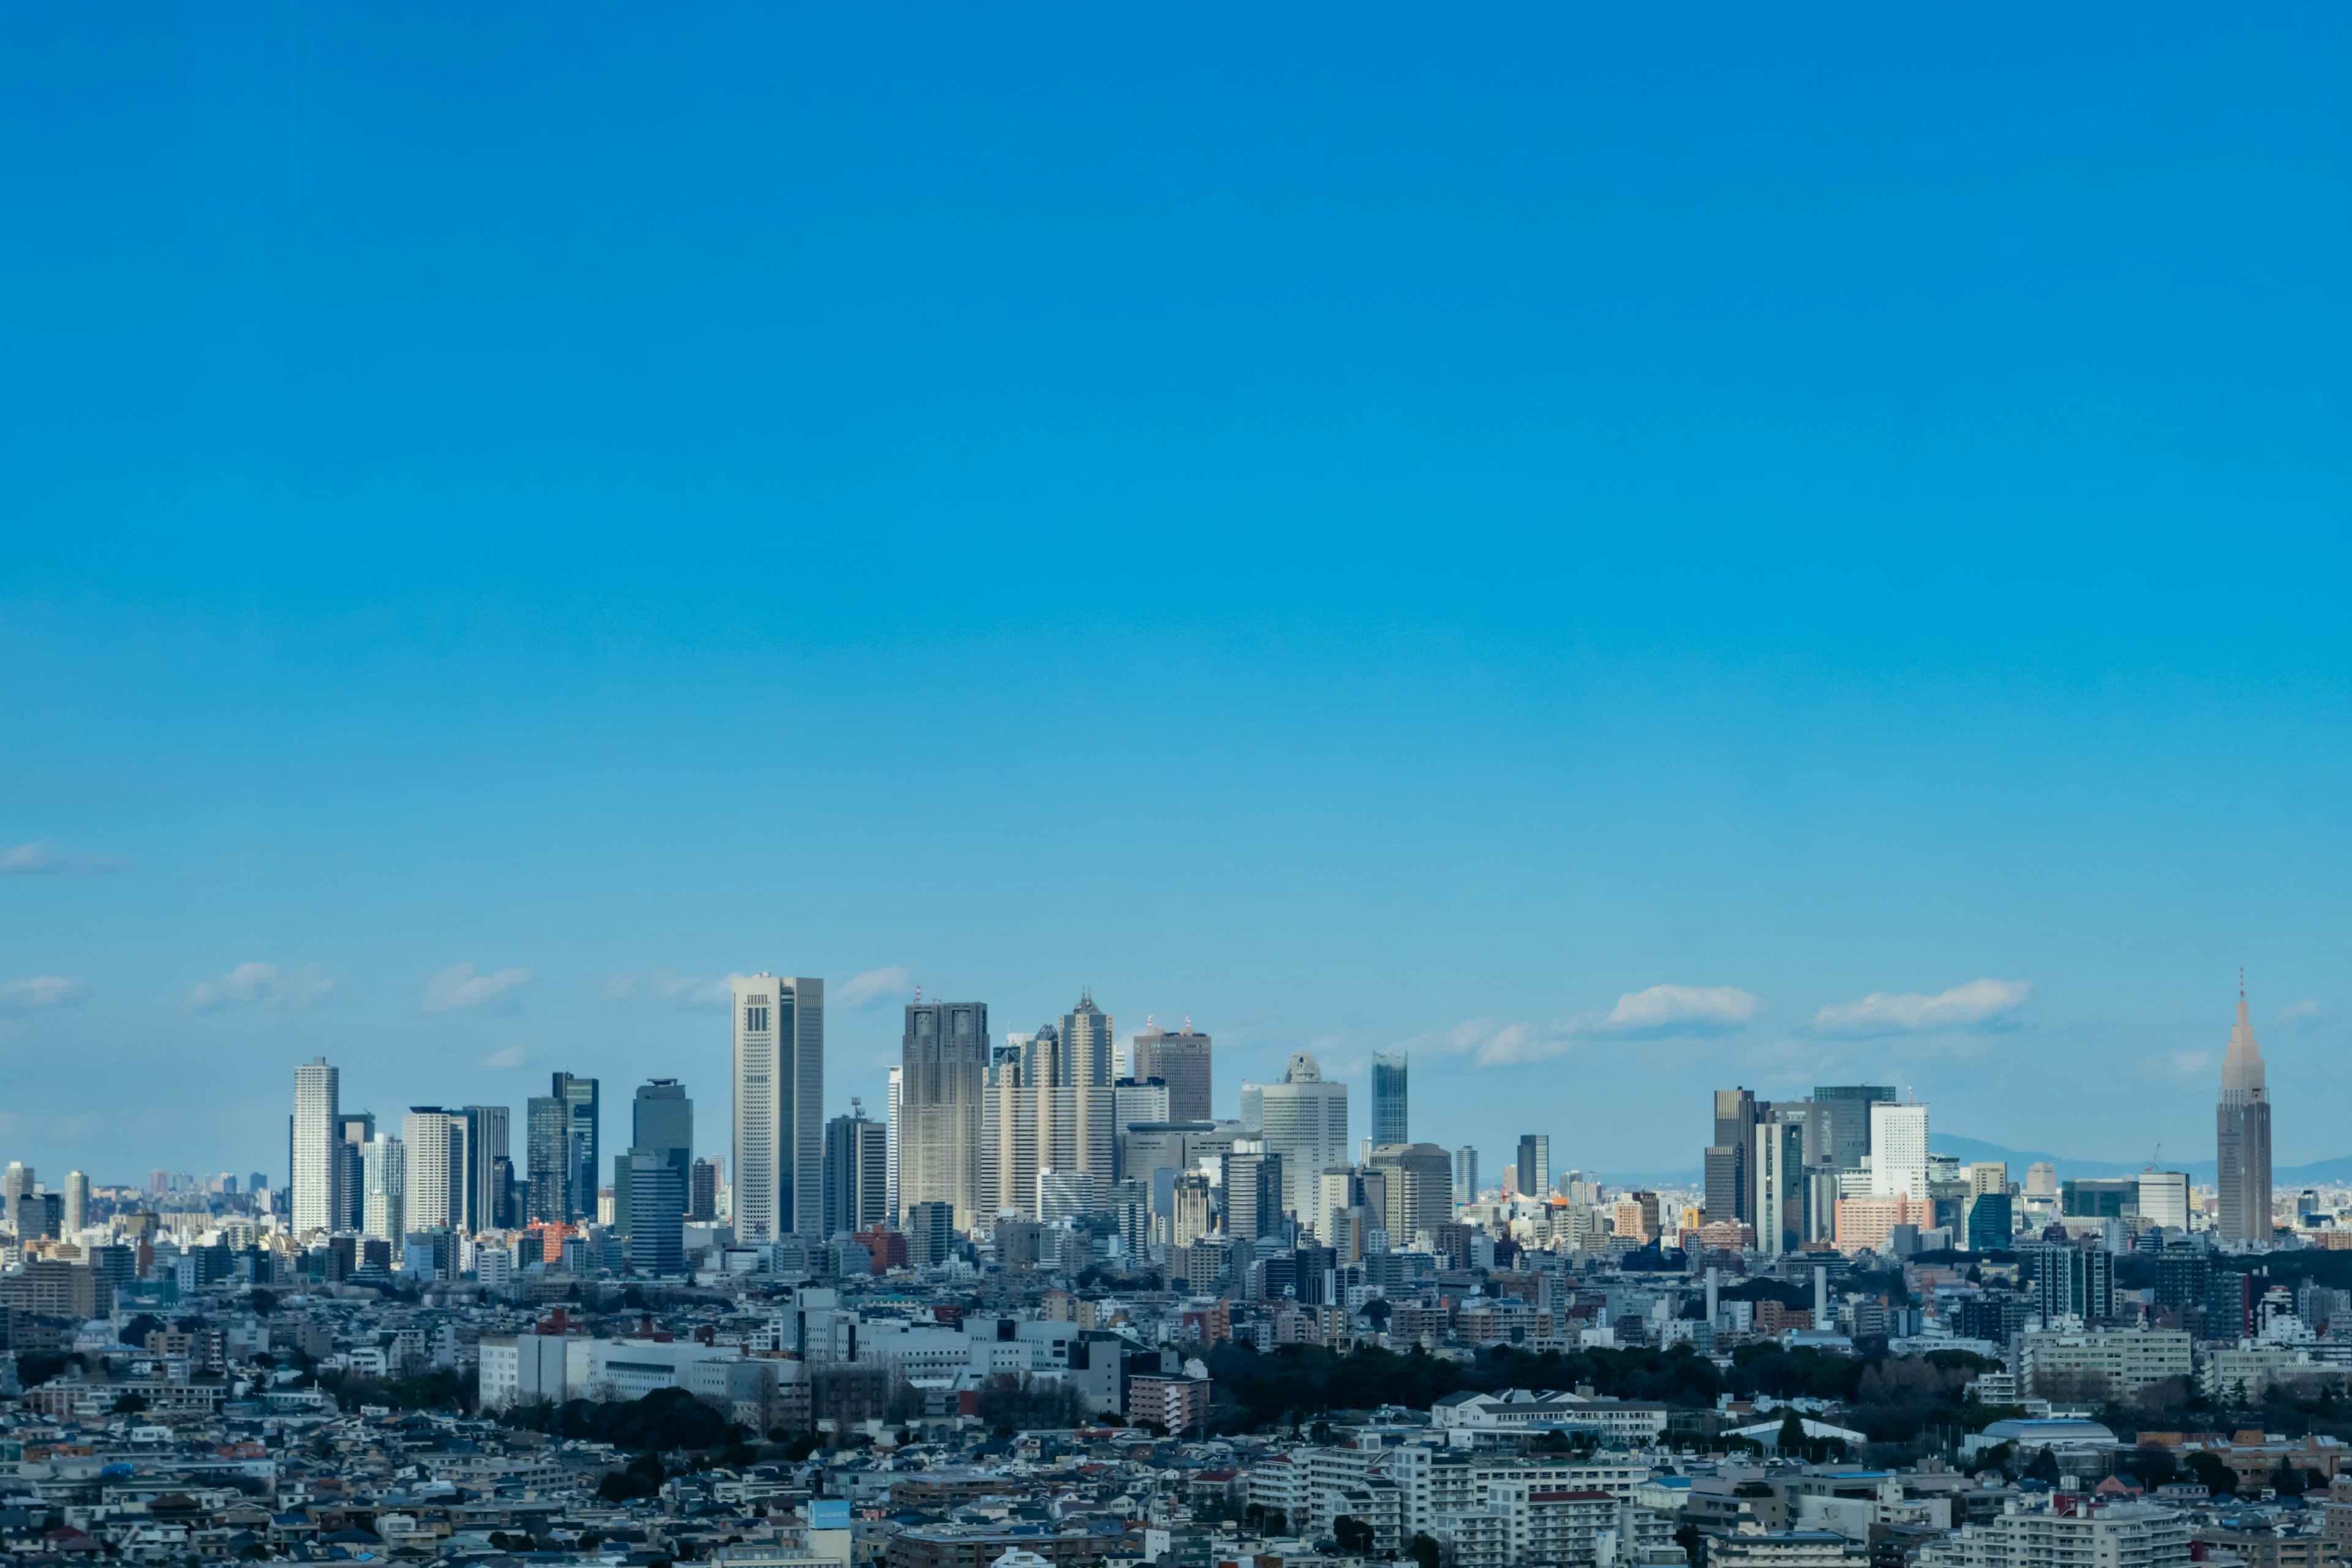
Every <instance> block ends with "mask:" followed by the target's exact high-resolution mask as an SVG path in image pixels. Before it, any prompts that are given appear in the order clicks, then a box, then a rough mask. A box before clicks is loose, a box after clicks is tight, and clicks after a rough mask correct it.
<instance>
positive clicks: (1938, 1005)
mask: <svg viewBox="0 0 2352 1568" xmlns="http://www.w3.org/2000/svg"><path fill="white" fill-rule="evenodd" d="M2032 994H2033V983H2032V981H2028V980H1971V981H1969V983H1968V984H1966V985H1955V986H1953V987H1952V988H1951V989H1950V990H1949V991H1945V992H1940V993H1938V994H1936V995H1933V996H1929V995H1927V994H1923V993H1920V992H1916V991H1905V992H1899V993H1898V992H1889V991H1874V992H1872V993H1871V994H1869V995H1867V996H1865V997H1864V998H1863V999H1862V1000H1861V1001H1859V1002H1839V1003H1835V1004H1832V1005H1830V1006H1827V1007H1824V1008H1822V1010H1821V1011H1820V1012H1818V1013H1816V1014H1814V1015H1813V1027H1815V1028H1816V1029H1820V1030H1822V1031H1824V1032H1826V1033H1829V1034H1834V1035H1901V1034H1911V1033H1916V1032H1917V1031H1920V1030H1925V1029H1959V1028H1966V1027H1968V1026H1970V1025H1976V1024H1984V1023H1988V1022H1990V1020H1992V1019H1995V1018H1999V1017H2000V1016H2004V1015H2006V1014H2010V1013H2014V1012H2015V1011H2017V1009H2019V1008H2020V1007H2022V1006H2024V1005H2025V1003H2026V1000H2027V998H2029V997H2030V996H2032Z"/></svg>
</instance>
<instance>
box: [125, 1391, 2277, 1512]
mask: <svg viewBox="0 0 2352 1568" xmlns="http://www.w3.org/2000/svg"><path fill="white" fill-rule="evenodd" d="M146 1408H147V1399H146V1396H145V1395H144V1394H124V1395H122V1397H121V1398H120V1399H117V1400H116V1401H115V1402H114V1413H115V1414H116V1415H138V1414H139V1413H140V1412H141V1411H142V1410H144V1409H146ZM2296 1490H2297V1491H2301V1490H2302V1488H2300V1487H2297V1488H2296Z"/></svg>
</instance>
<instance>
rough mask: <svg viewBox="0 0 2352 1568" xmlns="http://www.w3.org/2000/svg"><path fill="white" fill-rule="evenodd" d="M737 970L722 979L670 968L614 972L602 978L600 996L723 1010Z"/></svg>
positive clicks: (605, 998)
mask: <svg viewBox="0 0 2352 1568" xmlns="http://www.w3.org/2000/svg"><path fill="white" fill-rule="evenodd" d="M740 978H741V976H740V974H730V975H729V976H727V977H726V978H725V979H723V980H705V979H703V978H702V977H701V976H699V975H695V974H679V973H676V972H675V971H673V970H667V969H656V970H651V971H648V972H647V973H644V974H615V975H614V976H613V977H612V978H611V979H609V980H607V981H605V982H604V1000H605V1001H607V1002H640V1003H644V1004H646V1005H648V1006H655V1007H692V1008H699V1009H709V1010H717V1011H719V1012H724V1011H725V1010H726V1008H727V1004H728V1001H729V999H730V997H731V996H732V995H733V994H734V983H735V982H736V981H737V980H739V979H740Z"/></svg>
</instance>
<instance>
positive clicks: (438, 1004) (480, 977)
mask: <svg viewBox="0 0 2352 1568" xmlns="http://www.w3.org/2000/svg"><path fill="white" fill-rule="evenodd" d="M528 984H530V970H528V969H501V970H499V971H497V972H495V973H489V974H480V973H476V972H475V970H474V966H473V965H472V964H470V963H453V964H451V965H450V966H449V967H448V968H446V969H445V970H443V971H442V972H441V973H438V974H436V975H435V976H434V977H433V978H432V979H430V980H428V981H426V982H425V994H423V995H422V996H419V997H418V998H417V999H416V1005H417V1006H418V1007H419V1008H421V1009H423V1010H424V1011H425V1012H427V1013H454V1012H458V1011H461V1010H467V1009H471V1008H477V1007H488V1006H491V1005H496V1006H498V1007H499V1009H500V1010H501V1011H503V1010H507V1009H510V1008H513V1007H515V1006H518V1005H520V1003H521V1000H522V999H521V998H520V996H517V995H516V994H515V992H516V990H517V988H518V987H520V986H524V985H528Z"/></svg>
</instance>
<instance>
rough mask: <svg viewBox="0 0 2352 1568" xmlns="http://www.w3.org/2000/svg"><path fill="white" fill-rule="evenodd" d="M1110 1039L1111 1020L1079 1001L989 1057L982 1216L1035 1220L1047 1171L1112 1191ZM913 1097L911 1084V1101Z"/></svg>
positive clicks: (1114, 1149)
mask: <svg viewBox="0 0 2352 1568" xmlns="http://www.w3.org/2000/svg"><path fill="white" fill-rule="evenodd" d="M1110 1035H1111V1017H1110V1015H1109V1014H1108V1013H1105V1012H1103V1011H1102V1010H1101V1009H1099V1008H1097V1006H1096V1005H1095V1004H1094V999H1093V997H1091V996H1082V997H1081V998H1080V999H1079V1002H1078V1005H1077V1006H1076V1008H1075V1009H1074V1010H1072V1011H1071V1012H1068V1013H1065V1014H1063V1015H1062V1021H1061V1023H1060V1025H1059V1026H1055V1025H1053V1024H1045V1025H1041V1026H1039V1027H1038V1029H1037V1031H1036V1033H1034V1034H1032V1035H1010V1036H1007V1037H1005V1042H1004V1044H1003V1046H1002V1047H998V1048H996V1049H994V1050H992V1051H990V1052H989V1053H988V1056H987V1061H988V1068H987V1076H986V1079H985V1080H984V1081H983V1083H982V1089H981V1128H982V1131H981V1140H982V1142H981V1156H980V1186H981V1192H982V1198H981V1202H980V1204H979V1205H977V1206H978V1209H979V1211H980V1213H981V1214H982V1216H983V1217H984V1216H985V1215H990V1214H997V1213H1003V1212H1006V1211H1010V1212H1012V1213H1013V1214H1017V1215H1022V1216H1023V1217H1024V1218H1028V1219H1035V1218H1036V1217H1037V1212H1036V1210H1037V1176H1038V1173H1040V1172H1044V1171H1062V1172H1076V1173H1080V1174H1084V1175H1087V1176H1090V1177H1094V1178H1096V1181H1095V1183H1094V1191H1095V1192H1097V1194H1108V1191H1109V1189H1110V1184H1111V1179H1112V1177H1113V1175H1114V1174H1115V1173H1116V1171H1117V1169H1118V1133H1117V1129H1116V1128H1115V1126H1114V1125H1113V1117H1114V1113H1115V1111H1116V1110H1117V1105H1118V1101H1117V1098H1116V1089H1115V1086H1114V1081H1113V1079H1112V1078H1111V1073H1110V1059H1111V1053H1110ZM914 1094H915V1089H914V1087H913V1086H912V1084H910V1085H909V1087H908V1099H909V1100H910V1101H911V1100H913V1097H914ZM918 1135H919V1134H918ZM911 1190H912V1189H911V1188H910V1189H909V1191H910V1192H911Z"/></svg>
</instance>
